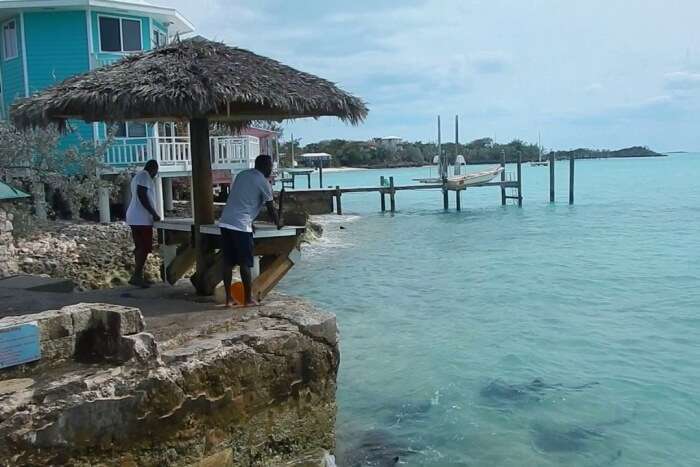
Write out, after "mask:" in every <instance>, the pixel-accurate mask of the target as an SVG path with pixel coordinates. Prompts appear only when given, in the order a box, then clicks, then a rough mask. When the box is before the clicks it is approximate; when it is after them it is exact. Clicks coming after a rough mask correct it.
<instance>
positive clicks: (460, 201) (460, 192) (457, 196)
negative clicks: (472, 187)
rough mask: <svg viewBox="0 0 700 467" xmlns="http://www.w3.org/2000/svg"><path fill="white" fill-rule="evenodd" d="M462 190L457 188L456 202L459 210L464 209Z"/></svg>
mask: <svg viewBox="0 0 700 467" xmlns="http://www.w3.org/2000/svg"><path fill="white" fill-rule="evenodd" d="M461 198H462V190H455V202H456V203H457V204H456V206H457V211H461V210H462V199H461Z"/></svg>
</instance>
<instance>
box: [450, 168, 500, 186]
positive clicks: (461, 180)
mask: <svg viewBox="0 0 700 467" xmlns="http://www.w3.org/2000/svg"><path fill="white" fill-rule="evenodd" d="M501 172H503V167H496V168H493V169H490V170H484V171H482V172H473V173H468V174H465V175H458V176H454V177H448V178H447V188H448V189H450V190H459V189H463V188H467V187H469V186H473V185H479V184H481V183H487V182H490V181H491V180H493V179H494V178H495V177H496V176H498V175H499V174H500V173H501Z"/></svg>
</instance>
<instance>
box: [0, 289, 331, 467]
mask: <svg viewBox="0 0 700 467" xmlns="http://www.w3.org/2000/svg"><path fill="white" fill-rule="evenodd" d="M136 311H138V310H136ZM57 315H60V316H68V317H71V323H72V326H71V327H64V328H61V327H58V328H57V329H59V330H60V329H64V330H65V329H68V330H70V329H72V331H73V334H72V335H71V336H67V337H57V338H56V339H50V340H49V341H47V342H52V343H54V342H55V343H58V342H63V340H67V339H73V341H74V342H76V343H78V344H80V343H81V342H82V338H83V337H84V336H86V335H90V333H91V332H97V333H98V335H102V336H106V337H110V336H113V337H115V338H116V337H118V340H117V341H115V342H116V343H117V347H116V348H117V350H118V352H116V354H114V355H112V357H113V358H112V359H111V360H110V361H109V362H104V361H102V362H92V363H88V364H84V363H80V362H76V361H74V360H66V361H65V362H64V363H63V364H62V366H58V367H55V368H51V370H50V371H48V372H47V371H45V370H44V369H42V368H40V367H30V368H29V369H28V371H27V372H26V374H24V375H22V378H21V379H19V378H11V377H8V376H7V373H5V374H3V373H0V459H2V463H3V467H5V465H6V466H8V467H15V466H23V465H71V466H76V467H87V466H101V465H104V466H143V467H156V466H158V467H160V466H178V467H179V466H198V467H209V466H217V467H218V466H223V467H226V466H239V465H251V466H252V465H256V466H265V467H266V466H270V467H271V466H288V467H317V466H319V467H320V466H323V467H334V464H333V463H331V462H332V457H331V456H330V455H329V454H328V451H332V450H333V449H334V444H335V441H334V426H335V412H336V405H335V390H336V377H337V370H338V358H339V354H338V347H337V339H335V335H336V330H335V329H331V324H333V325H334V323H335V321H334V319H332V316H331V315H328V314H327V313H324V312H321V311H318V310H315V309H314V308H313V307H312V306H310V305H308V304H306V303H304V302H301V301H299V300H295V299H292V298H284V297H277V298H276V299H275V302H273V303H269V304H266V305H265V306H263V307H260V308H259V309H253V310H248V311H247V314H246V316H245V317H241V316H236V315H234V314H226V315H225V317H224V318H222V321H219V322H216V323H213V322H209V323H207V322H203V323H202V324H201V325H200V326H199V327H196V328H192V329H190V328H188V329H189V331H188V332H187V333H183V334H181V335H178V336H177V337H176V338H172V339H170V340H167V341H164V342H161V343H157V342H156V341H155V339H154V338H153V335H152V334H149V333H146V332H136V333H134V334H130V335H114V334H110V333H109V332H107V331H108V330H110V329H111V330H114V329H120V330H129V331H137V330H139V329H142V325H140V324H136V325H135V326H130V327H129V326H127V325H126V323H128V321H129V320H128V319H124V320H122V317H124V316H131V317H133V318H134V319H136V317H137V316H138V317H140V316H141V315H140V313H138V315H135V314H134V311H133V309H128V308H127V309H124V310H119V309H117V308H116V307H112V306H111V305H100V304H81V305H75V306H72V307H66V308H65V309H62V310H58V312H50V313H47V314H46V318H45V319H47V320H51V319H55V318H54V317H55V316H57ZM87 315H89V316H90V319H89V320H88V319H87ZM109 316H119V317H120V318H119V320H118V324H119V325H118V326H116V325H115V324H114V322H112V321H111V320H114V321H115V322H116V321H117V320H116V319H115V318H111V319H110V318H109ZM30 318H31V317H30ZM14 319H15V320H16V319H18V318H14ZM177 319H181V316H180V315H179V314H176V315H172V317H168V318H167V319H165V320H163V321H164V322H165V321H167V322H170V321H172V320H177ZM192 319H193V318H192V317H188V318H186V319H185V321H187V322H190V321H191V320H192ZM103 320H104V321H103ZM137 321H138V319H137ZM203 321H205V320H203ZM61 323H63V324H67V322H66V321H61ZM163 325H165V324H163ZM52 329H54V328H52ZM153 332H154V334H155V335H158V329H154V330H153ZM100 333H102V334H100ZM49 335H52V336H60V335H61V333H60V332H58V331H56V332H55V333H54V334H49ZM330 341H333V342H335V344H331V343H330ZM106 342H107V343H109V342H112V341H110V340H109V339H107V340H106ZM52 345H53V344H52ZM56 345H57V344H56ZM108 348H109V346H108ZM159 352H162V353H163V355H164V357H167V356H171V357H173V358H163V359H161V358H159ZM127 360H128V362H127V363H126V364H115V363H117V362H118V361H127ZM3 380H4V381H3Z"/></svg>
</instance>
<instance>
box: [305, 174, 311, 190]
mask: <svg viewBox="0 0 700 467" xmlns="http://www.w3.org/2000/svg"><path fill="white" fill-rule="evenodd" d="M306 185H307V186H308V188H309V190H310V189H311V173H310V172H309V173H307V174H306Z"/></svg>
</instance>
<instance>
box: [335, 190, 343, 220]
mask: <svg viewBox="0 0 700 467" xmlns="http://www.w3.org/2000/svg"><path fill="white" fill-rule="evenodd" d="M341 195H342V193H341V192H340V187H339V186H337V185H336V187H335V207H336V211H338V215H339V216H340V215H341V214H343V205H342V203H341V202H340V196H341Z"/></svg>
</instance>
